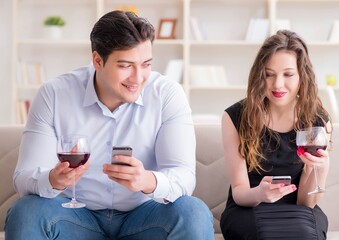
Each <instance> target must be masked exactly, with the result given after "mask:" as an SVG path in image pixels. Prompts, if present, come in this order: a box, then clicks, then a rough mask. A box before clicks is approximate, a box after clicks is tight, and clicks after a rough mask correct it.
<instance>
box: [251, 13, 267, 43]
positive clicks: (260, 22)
mask: <svg viewBox="0 0 339 240" xmlns="http://www.w3.org/2000/svg"><path fill="white" fill-rule="evenodd" d="M269 27H270V24H269V21H268V19H267V18H251V20H250V22H249V25H248V28H247V33H246V37H245V40H246V41H249V42H262V41H264V40H265V39H266V38H267V37H268V34H269Z"/></svg>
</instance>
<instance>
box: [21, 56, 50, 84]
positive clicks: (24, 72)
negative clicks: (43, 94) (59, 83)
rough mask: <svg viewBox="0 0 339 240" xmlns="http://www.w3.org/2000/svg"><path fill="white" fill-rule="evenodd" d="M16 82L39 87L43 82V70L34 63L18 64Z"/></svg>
mask: <svg viewBox="0 0 339 240" xmlns="http://www.w3.org/2000/svg"><path fill="white" fill-rule="evenodd" d="M17 71H18V72H17V82H18V84H23V85H41V84H42V83H43V82H44V81H45V69H44V67H43V65H42V64H40V63H36V62H23V61H20V62H19V63H18V70H17Z"/></svg>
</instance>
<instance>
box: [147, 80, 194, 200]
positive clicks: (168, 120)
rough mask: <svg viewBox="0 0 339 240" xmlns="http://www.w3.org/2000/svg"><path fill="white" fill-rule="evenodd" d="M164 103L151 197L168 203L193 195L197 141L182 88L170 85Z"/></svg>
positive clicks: (156, 144) (156, 148)
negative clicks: (155, 182) (155, 184)
mask: <svg viewBox="0 0 339 240" xmlns="http://www.w3.org/2000/svg"><path fill="white" fill-rule="evenodd" d="M162 101H163V111H162V119H163V121H162V126H161V127H160V130H159V132H158V136H157V140H156V143H155V154H156V161H157V165H158V169H159V171H154V172H153V173H154V175H155V177H156V179H157V187H156V189H155V191H154V192H153V193H152V194H149V196H150V197H152V198H153V199H154V200H156V201H158V202H163V203H167V202H174V201H175V200H176V199H177V198H179V197H180V196H183V195H191V194H192V193H193V190H194V188H195V183H196V179H195V164H196V158H195V148H196V140H195V133H194V125H193V121H192V116H191V109H190V107H189V104H188V101H187V98H186V95H185V93H184V92H183V89H182V88H181V86H180V85H178V84H172V85H170V87H168V86H167V87H166V96H165V97H164V98H163V99H162Z"/></svg>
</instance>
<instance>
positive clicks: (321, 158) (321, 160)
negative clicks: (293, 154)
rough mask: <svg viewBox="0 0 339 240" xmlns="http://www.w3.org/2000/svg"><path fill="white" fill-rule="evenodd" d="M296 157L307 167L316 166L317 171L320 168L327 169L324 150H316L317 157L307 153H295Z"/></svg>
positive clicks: (327, 159) (327, 156) (327, 161)
mask: <svg viewBox="0 0 339 240" xmlns="http://www.w3.org/2000/svg"><path fill="white" fill-rule="evenodd" d="M297 154H298V156H299V157H300V159H301V161H303V162H304V163H305V164H306V165H308V166H311V167H313V166H317V167H318V169H320V168H328V167H329V162H330V161H329V155H328V152H327V151H326V150H323V149H318V150H317V154H318V156H314V155H312V154H310V153H308V152H302V153H301V152H297Z"/></svg>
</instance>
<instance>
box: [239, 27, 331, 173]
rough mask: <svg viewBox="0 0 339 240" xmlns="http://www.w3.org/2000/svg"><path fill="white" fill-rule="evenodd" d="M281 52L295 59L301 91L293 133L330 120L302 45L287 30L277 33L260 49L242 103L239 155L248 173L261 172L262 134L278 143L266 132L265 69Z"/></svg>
mask: <svg viewBox="0 0 339 240" xmlns="http://www.w3.org/2000/svg"><path fill="white" fill-rule="evenodd" d="M281 50H287V51H289V52H291V53H294V54H295V55H296V58H297V67H298V73H299V77H300V89H299V92H298V95H299V97H298V101H297V103H296V106H295V109H294V114H295V116H296V119H297V121H296V122H295V123H294V129H295V130H298V129H301V128H305V127H310V126H312V125H313V124H314V123H315V122H316V120H317V119H321V120H322V121H323V123H324V125H325V122H326V119H324V116H327V117H328V118H329V119H330V116H329V114H328V112H327V111H326V110H325V109H324V107H323V105H322V103H321V100H320V98H319V97H318V87H317V83H316V77H315V74H314V71H313V67H312V64H311V61H310V58H309V56H308V49H307V46H306V44H305V42H304V41H303V40H302V39H301V38H300V37H299V36H298V35H297V34H296V33H294V32H291V31H287V30H282V31H278V32H277V33H276V34H275V35H273V36H271V37H269V38H267V39H266V40H265V42H264V43H263V45H262V47H261V48H260V50H259V52H258V54H257V56H256V58H255V60H254V63H253V66H252V68H251V71H250V74H249V78H248V89H247V98H246V99H245V100H244V108H243V113H242V117H241V121H240V126H239V136H240V146H239V152H240V154H241V155H242V157H243V158H244V159H246V161H247V164H248V171H249V172H251V171H253V170H256V171H258V172H259V170H263V168H262V167H261V165H260V163H261V161H264V160H265V156H264V154H263V153H262V151H261V138H262V136H263V133H264V131H268V132H269V133H270V135H271V136H272V137H275V138H276V139H277V137H276V136H274V135H275V134H274V133H273V132H272V131H270V130H269V129H268V128H265V117H266V118H267V117H269V116H270V114H269V108H268V105H269V101H268V99H267V98H266V96H265V88H266V83H265V82H266V81H265V79H266V71H265V67H266V65H267V63H268V61H269V60H270V58H271V57H272V55H273V54H275V53H276V52H278V51H281ZM325 118H326V117H325Z"/></svg>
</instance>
